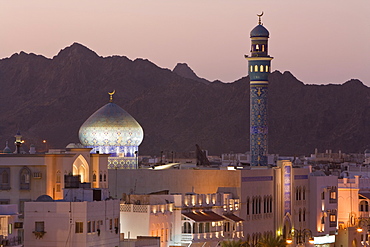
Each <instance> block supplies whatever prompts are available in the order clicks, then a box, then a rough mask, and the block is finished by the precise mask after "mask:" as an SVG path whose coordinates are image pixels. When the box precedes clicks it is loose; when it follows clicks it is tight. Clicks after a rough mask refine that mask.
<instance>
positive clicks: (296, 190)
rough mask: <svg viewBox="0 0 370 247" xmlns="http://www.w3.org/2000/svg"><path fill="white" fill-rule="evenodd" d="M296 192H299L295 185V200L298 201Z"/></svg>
mask: <svg viewBox="0 0 370 247" xmlns="http://www.w3.org/2000/svg"><path fill="white" fill-rule="evenodd" d="M298 194H299V189H298V187H296V189H295V200H296V201H298V198H299V196H298Z"/></svg>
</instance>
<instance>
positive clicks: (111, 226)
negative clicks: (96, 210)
mask: <svg viewBox="0 0 370 247" xmlns="http://www.w3.org/2000/svg"><path fill="white" fill-rule="evenodd" d="M112 229H113V219H109V230H112Z"/></svg>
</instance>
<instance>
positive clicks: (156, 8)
mask: <svg viewBox="0 0 370 247" xmlns="http://www.w3.org/2000/svg"><path fill="white" fill-rule="evenodd" d="M262 10H263V11H264V12H265V15H264V16H263V19H262V21H263V23H264V25H265V27H266V28H267V29H268V30H269V31H270V43H269V45H270V48H269V49H270V50H269V51H270V55H271V56H273V57H275V59H274V60H273V61H272V69H273V70H280V71H286V70H289V71H291V72H292V73H293V74H294V75H295V76H296V77H297V78H298V79H299V80H301V81H303V82H304V83H308V84H327V83H343V82H345V81H347V80H349V79H352V78H357V79H360V80H361V81H362V82H363V83H364V84H366V85H368V86H370V72H369V70H370V58H369V57H370V14H369V11H370V1H369V0H353V1H351V0H311V1H298V0H270V1H267V0H266V1H264V0H258V1H257V0H243V1H242V0H231V1H230V0H183V1H182V0H104V1H103V0H101V1H97V0H73V1H72V0H64V1H51V0H33V1H29V0H23V1H19V0H9V1H5V0H3V1H0V58H5V57H9V56H11V55H12V54H13V53H17V52H20V51H25V52H28V53H29V52H33V53H36V54H42V55H44V56H46V57H53V56H55V55H56V54H57V53H58V52H59V50H61V49H63V48H64V47H66V46H69V45H71V44H72V43H73V42H79V43H81V44H84V45H85V46H87V47H89V48H90V49H92V50H94V51H95V52H97V53H98V54H99V55H101V56H110V55H123V56H127V57H129V58H130V59H135V58H146V59H149V60H150V61H152V62H153V63H155V64H157V65H158V66H160V67H163V68H169V69H173V67H174V66H175V65H176V63H178V62H185V63H187V64H188V65H189V66H190V67H191V68H192V69H193V70H194V71H195V72H196V73H197V74H198V76H200V77H204V78H206V79H208V80H215V79H220V80H222V81H225V82H230V81H234V80H237V79H239V78H241V77H243V76H245V75H246V74H247V61H246V60H245V59H244V54H248V53H249V45H250V40H249V32H250V30H251V29H252V28H253V27H254V26H256V24H257V16H256V14H257V13H260V12H261V11H262Z"/></svg>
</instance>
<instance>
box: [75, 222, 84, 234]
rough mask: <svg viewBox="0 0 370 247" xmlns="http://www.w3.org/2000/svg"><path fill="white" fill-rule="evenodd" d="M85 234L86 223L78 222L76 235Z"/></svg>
mask: <svg viewBox="0 0 370 247" xmlns="http://www.w3.org/2000/svg"><path fill="white" fill-rule="evenodd" d="M83 232H84V223H83V222H76V229H75V233H83Z"/></svg>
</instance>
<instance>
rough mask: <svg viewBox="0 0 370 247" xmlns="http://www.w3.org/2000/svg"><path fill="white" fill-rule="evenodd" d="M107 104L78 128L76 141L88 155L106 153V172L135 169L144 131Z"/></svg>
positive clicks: (124, 112)
mask: <svg viewBox="0 0 370 247" xmlns="http://www.w3.org/2000/svg"><path fill="white" fill-rule="evenodd" d="M114 93H115V91H113V92H112V93H109V94H110V100H109V103H108V104H106V105H104V106H103V107H101V108H100V109H99V110H97V111H96V112H94V113H93V114H92V115H91V116H90V117H89V118H88V119H87V120H86V121H85V122H84V123H83V124H82V126H81V127H80V130H79V138H80V142H81V143H82V145H83V146H85V147H86V148H91V153H100V154H110V157H109V158H108V168H109V169H117V168H118V169H137V168H138V154H139V145H140V144H141V142H142V141H143V138H144V132H143V129H142V128H141V126H140V124H139V123H138V122H137V121H136V120H135V119H134V118H133V117H132V116H131V115H130V114H129V113H128V112H126V111H125V110H123V109H122V108H121V107H119V106H118V105H116V104H115V103H113V94H114Z"/></svg>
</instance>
